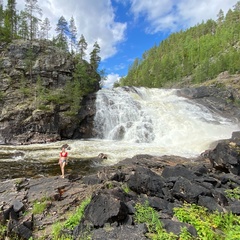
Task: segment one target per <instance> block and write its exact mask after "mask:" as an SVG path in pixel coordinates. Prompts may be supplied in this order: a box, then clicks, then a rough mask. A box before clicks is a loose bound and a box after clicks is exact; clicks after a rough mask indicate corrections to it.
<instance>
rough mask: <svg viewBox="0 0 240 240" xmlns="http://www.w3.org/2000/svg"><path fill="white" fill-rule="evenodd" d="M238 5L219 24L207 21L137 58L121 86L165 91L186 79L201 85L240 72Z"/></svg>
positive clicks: (122, 80) (172, 36) (173, 35)
mask: <svg viewBox="0 0 240 240" xmlns="http://www.w3.org/2000/svg"><path fill="white" fill-rule="evenodd" d="M238 5H239V3H237V4H236V5H235V8H234V11H229V12H228V13H227V15H226V16H224V14H223V12H220V13H219V19H218V20H217V21H216V22H215V21H214V20H208V21H206V22H202V23H201V24H198V25H196V26H194V27H191V28H189V29H187V30H186V31H181V32H179V33H174V34H171V35H170V36H169V37H168V38H167V39H166V40H164V41H162V42H161V43H160V44H159V46H156V45H155V46H154V47H153V48H151V49H150V50H148V51H147V52H145V53H144V54H143V55H142V59H138V58H136V59H135V61H134V62H133V64H132V66H130V68H129V71H128V74H127V76H126V77H124V78H122V79H121V80H120V85H121V86H124V85H129V86H145V87H166V86H169V85H174V84H175V83H176V82H180V81H183V80H184V79H189V80H190V82H191V83H202V82H204V81H206V80H209V79H213V78H215V77H216V76H217V75H218V74H219V73H221V72H224V71H229V73H230V74H235V73H236V72H239V60H238V59H239V58H240V51H239V47H238V46H239V43H240V42H239V35H240V27H239V13H240V10H239V8H238V7H237V6H238Z"/></svg>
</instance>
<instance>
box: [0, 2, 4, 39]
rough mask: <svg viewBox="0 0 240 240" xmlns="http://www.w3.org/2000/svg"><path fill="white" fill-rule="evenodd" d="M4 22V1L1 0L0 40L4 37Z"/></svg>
mask: <svg viewBox="0 0 240 240" xmlns="http://www.w3.org/2000/svg"><path fill="white" fill-rule="evenodd" d="M3 23H4V11H3V1H2V0H0V41H2V40H3V39H4V29H3Z"/></svg>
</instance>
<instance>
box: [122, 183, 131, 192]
mask: <svg viewBox="0 0 240 240" xmlns="http://www.w3.org/2000/svg"><path fill="white" fill-rule="evenodd" d="M122 189H123V191H124V192H125V193H129V192H130V191H131V190H130V188H129V187H128V185H127V184H123V185H122Z"/></svg>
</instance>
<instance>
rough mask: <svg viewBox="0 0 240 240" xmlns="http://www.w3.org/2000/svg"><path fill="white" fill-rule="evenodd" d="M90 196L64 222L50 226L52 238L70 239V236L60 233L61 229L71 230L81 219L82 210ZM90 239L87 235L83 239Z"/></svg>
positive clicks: (54, 239)
mask: <svg viewBox="0 0 240 240" xmlns="http://www.w3.org/2000/svg"><path fill="white" fill-rule="evenodd" d="M90 201H91V198H86V199H85V200H83V201H82V203H81V205H80V206H79V207H78V208H77V209H76V212H75V213H74V214H71V215H70V216H69V218H68V219H67V220H66V221H65V222H64V223H60V222H57V223H55V224H54V225H53V228H52V237H53V240H72V239H73V238H72V236H69V235H68V234H64V235H63V234H62V230H63V229H69V230H73V229H74V228H75V227H76V226H77V225H78V224H79V223H80V221H81V219H82V218H83V216H84V210H85V208H86V206H87V205H88V204H89V203H90ZM87 239H91V238H89V236H86V237H85V239H84V240H87Z"/></svg>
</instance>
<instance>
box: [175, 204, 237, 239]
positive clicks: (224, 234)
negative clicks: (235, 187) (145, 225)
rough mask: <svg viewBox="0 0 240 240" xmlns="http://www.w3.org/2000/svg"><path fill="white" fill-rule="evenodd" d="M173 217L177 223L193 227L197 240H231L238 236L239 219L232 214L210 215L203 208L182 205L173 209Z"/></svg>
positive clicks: (215, 213) (216, 213) (193, 205)
mask: <svg viewBox="0 0 240 240" xmlns="http://www.w3.org/2000/svg"><path fill="white" fill-rule="evenodd" d="M174 215H175V216H176V217H177V218H178V220H179V221H181V222H185V223H189V224H191V225H193V226H194V227H195V228H196V230H197V234H198V238H197V239H199V240H200V239H201V240H214V239H216V240H219V239H228V240H230V239H231V240H233V239H237V236H238V234H239V230H240V225H239V223H240V217H239V216H237V215H234V214H232V213H219V212H214V213H210V212H208V211H207V209H206V208H204V207H201V206H197V205H195V204H184V205H183V207H181V208H174Z"/></svg>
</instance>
